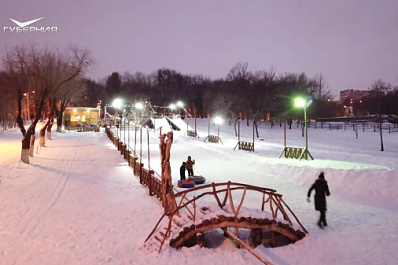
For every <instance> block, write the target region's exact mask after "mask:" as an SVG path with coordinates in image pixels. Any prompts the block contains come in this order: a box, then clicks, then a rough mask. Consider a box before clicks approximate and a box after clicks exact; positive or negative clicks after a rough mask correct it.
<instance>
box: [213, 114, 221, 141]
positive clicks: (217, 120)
mask: <svg viewBox="0 0 398 265" xmlns="http://www.w3.org/2000/svg"><path fill="white" fill-rule="evenodd" d="M214 123H215V124H217V125H218V129H217V137H218V138H219V139H220V125H221V124H222V118H221V117H218V116H217V117H215V118H214Z"/></svg>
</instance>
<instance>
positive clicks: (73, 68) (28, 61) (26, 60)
mask: <svg viewBox="0 0 398 265" xmlns="http://www.w3.org/2000/svg"><path fill="white" fill-rule="evenodd" d="M91 63H92V60H91V58H90V55H89V52H88V51H87V50H83V49H79V48H76V47H73V48H69V49H66V50H62V51H61V50H55V51H52V50H50V49H49V48H44V49H40V48H37V47H36V46H33V45H32V46H16V47H15V48H13V49H10V50H7V51H6V54H5V57H4V58H3V67H4V71H3V72H2V73H1V75H0V78H1V86H0V87H1V89H2V90H4V92H5V94H6V95H8V96H9V95H14V99H15V100H14V102H16V111H14V114H11V116H13V115H15V113H16V121H17V124H18V127H19V129H20V131H21V133H22V135H23V139H22V152H21V160H22V161H23V162H25V163H29V155H32V154H33V150H32V148H30V147H31V146H33V145H34V135H35V129H36V125H37V123H38V121H39V120H40V119H41V118H42V117H43V116H46V117H47V118H48V120H47V122H46V124H45V125H44V127H43V128H41V130H40V144H41V145H44V138H45V137H44V136H45V133H46V130H47V132H48V133H49V132H51V126H52V117H53V114H54V113H56V116H57V117H59V118H61V119H59V123H58V126H59V127H58V129H59V130H60V128H61V125H62V124H61V122H62V112H63V111H64V109H65V107H66V106H67V104H68V103H69V102H71V101H72V100H73V99H74V98H78V94H79V92H83V90H82V89H79V87H83V86H84V83H85V81H84V73H85V72H86V70H87V69H88V68H89V66H90V65H91ZM33 92H34V93H33ZM28 93H32V95H33V94H34V97H32V98H33V100H34V104H33V106H34V115H32V124H31V125H30V126H29V127H28V128H27V129H26V128H25V126H24V122H23V118H22V100H23V98H24V95H26V94H28ZM7 102H8V100H7ZM10 104H11V103H10ZM12 106H13V105H12V104H11V107H12ZM57 120H58V119H57ZM29 149H31V151H30V152H29Z"/></svg>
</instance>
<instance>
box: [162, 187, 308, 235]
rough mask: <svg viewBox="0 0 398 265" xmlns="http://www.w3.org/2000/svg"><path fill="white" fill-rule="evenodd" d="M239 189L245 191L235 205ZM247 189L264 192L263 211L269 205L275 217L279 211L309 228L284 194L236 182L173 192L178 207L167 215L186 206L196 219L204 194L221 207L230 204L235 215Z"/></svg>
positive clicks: (283, 215)
mask: <svg viewBox="0 0 398 265" xmlns="http://www.w3.org/2000/svg"><path fill="white" fill-rule="evenodd" d="M217 188H218V189H217ZM237 190H241V191H243V193H242V197H241V200H240V203H239V204H238V205H235V203H234V200H233V199H232V192H233V191H237ZM198 191H201V192H202V193H201V194H199V195H196V196H195V197H193V199H188V200H186V198H187V195H188V194H191V193H195V194H197V193H198ZM247 191H254V192H259V193H261V194H262V201H261V210H262V211H265V207H266V206H268V210H269V212H270V213H271V214H272V217H273V218H274V219H275V218H277V217H278V213H280V214H281V215H282V217H283V219H284V220H286V221H287V222H288V223H289V224H290V225H293V222H292V218H294V220H295V221H296V222H297V224H298V225H299V226H300V227H301V228H302V229H303V231H305V232H307V230H306V229H305V228H304V226H303V225H302V224H301V223H300V221H299V220H298V218H297V216H296V215H295V214H294V212H293V211H292V210H291V209H290V207H289V206H288V205H287V204H286V203H285V201H284V200H283V199H282V195H281V194H278V193H276V190H273V189H268V188H263V187H258V186H252V185H248V184H242V183H236V182H223V183H211V184H207V185H202V186H198V187H195V188H192V189H189V190H185V191H181V192H178V193H176V194H171V195H170V196H171V197H172V198H173V199H174V200H175V201H176V205H177V207H176V208H175V209H174V212H173V213H168V214H167V213H166V215H169V216H172V215H174V214H178V211H179V210H181V209H182V208H186V209H187V210H188V212H189V213H190V215H191V217H192V218H193V221H195V218H196V203H197V201H198V200H199V199H200V198H202V197H204V196H213V197H214V198H215V200H216V202H217V205H218V206H219V207H220V209H223V208H224V207H225V206H227V205H228V206H229V208H230V209H231V210H232V212H233V214H234V215H235V216H238V215H239V212H240V209H241V207H242V205H243V202H244V200H245V195H246V192H247ZM223 194H224V198H222V200H220V195H221V196H222V195H223ZM178 200H179V201H178ZM291 216H292V217H291Z"/></svg>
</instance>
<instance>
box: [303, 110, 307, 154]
mask: <svg viewBox="0 0 398 265" xmlns="http://www.w3.org/2000/svg"><path fill="white" fill-rule="evenodd" d="M304 127H305V149H306V150H308V128H307V106H305V107H304Z"/></svg>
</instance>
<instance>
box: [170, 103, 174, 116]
mask: <svg viewBox="0 0 398 265" xmlns="http://www.w3.org/2000/svg"><path fill="white" fill-rule="evenodd" d="M169 108H170V109H171V116H173V115H174V109H175V108H176V105H175V104H173V103H171V104H170V106H169Z"/></svg>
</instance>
